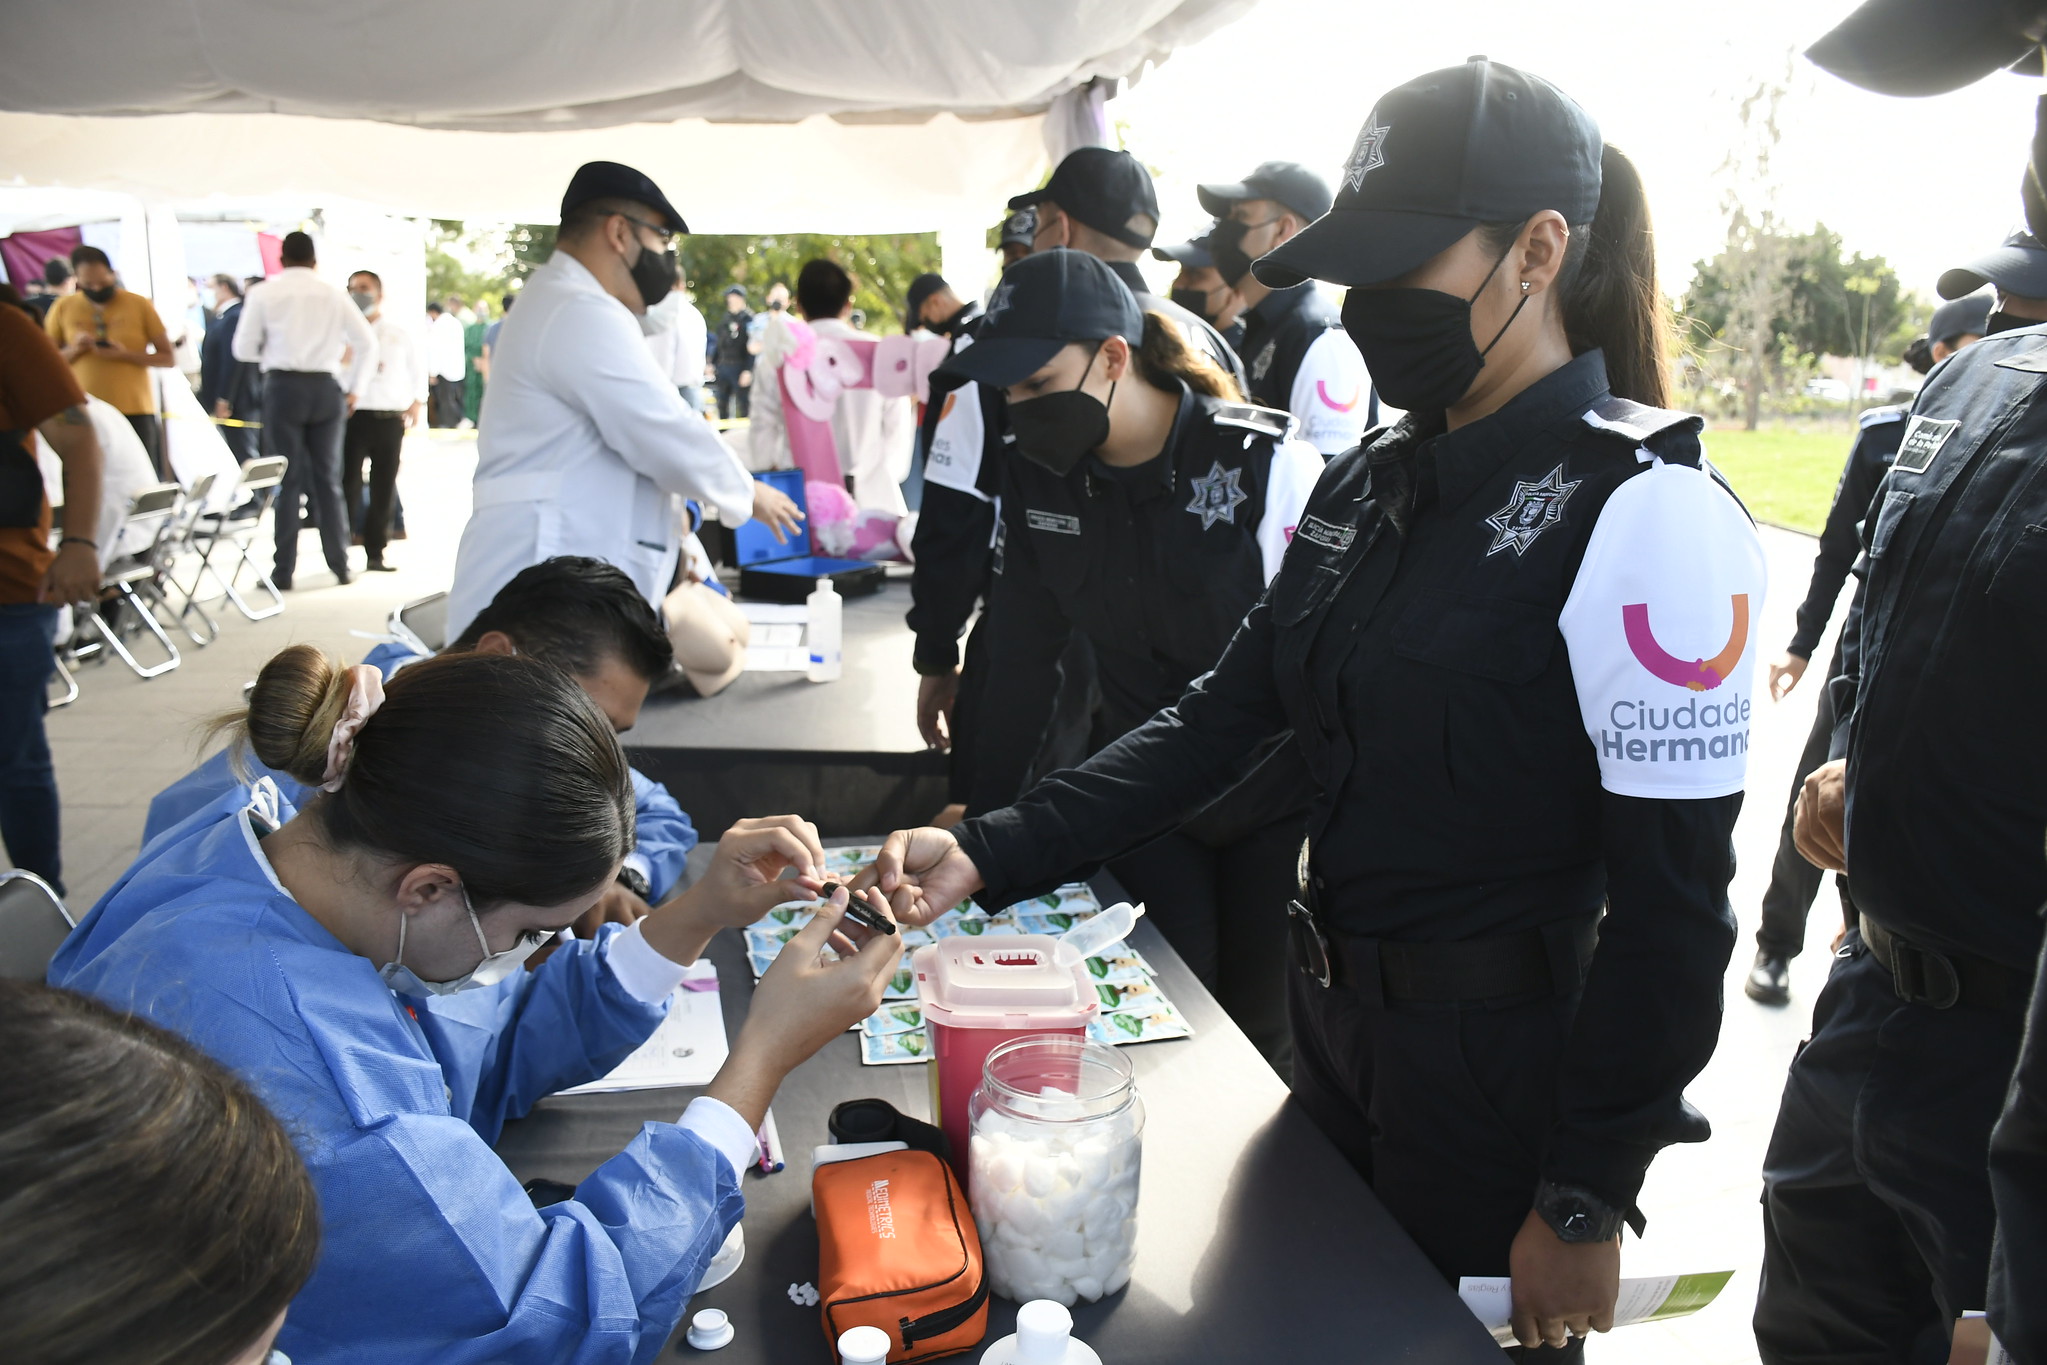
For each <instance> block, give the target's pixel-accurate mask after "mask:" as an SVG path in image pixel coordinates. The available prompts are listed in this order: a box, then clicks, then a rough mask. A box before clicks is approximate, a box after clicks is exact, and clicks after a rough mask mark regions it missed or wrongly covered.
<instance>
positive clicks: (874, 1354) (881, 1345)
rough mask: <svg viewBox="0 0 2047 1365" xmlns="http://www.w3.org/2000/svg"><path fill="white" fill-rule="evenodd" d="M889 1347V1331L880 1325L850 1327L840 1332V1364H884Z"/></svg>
mask: <svg viewBox="0 0 2047 1365" xmlns="http://www.w3.org/2000/svg"><path fill="white" fill-rule="evenodd" d="M888 1347H889V1339H888V1333H886V1332H884V1331H882V1330H881V1329H880V1328H879V1327H848V1328H847V1329H846V1330H845V1331H843V1332H841V1333H839V1365H882V1362H883V1361H886V1360H887V1359H888Z"/></svg>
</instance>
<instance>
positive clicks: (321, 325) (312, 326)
mask: <svg viewBox="0 0 2047 1365" xmlns="http://www.w3.org/2000/svg"><path fill="white" fill-rule="evenodd" d="M234 353H235V359H236V360H242V361H254V362H256V363H257V364H259V365H261V366H262V368H263V372H264V373H265V374H268V373H269V372H270V371H272V370H296V371H298V372H300V373H301V374H317V373H318V372H320V371H322V370H325V371H326V372H327V373H329V374H331V375H333V376H334V378H335V379H336V380H337V381H338V382H339V383H340V384H341V387H342V388H344V389H346V390H347V391H348V392H350V393H352V394H354V395H355V396H356V397H357V398H358V399H359V398H361V397H362V394H363V389H364V388H365V387H367V386H368V384H369V380H370V375H371V374H373V373H375V371H376V365H377V337H376V334H375V333H374V332H372V331H371V330H370V324H369V323H368V322H367V321H365V320H364V318H363V315H362V310H361V309H360V308H357V307H356V306H355V303H354V302H353V301H352V300H351V299H350V298H349V297H348V295H346V294H344V293H342V292H341V291H340V290H339V289H336V288H335V287H334V286H333V285H331V284H329V283H327V282H326V281H325V280H323V279H321V278H320V277H319V276H318V275H317V274H315V273H314V271H313V269H312V267H310V266H303V265H293V266H286V267H285V268H284V270H283V271H282V272H281V273H279V274H276V275H273V276H271V277H270V278H269V279H267V280H265V281H263V283H261V284H259V285H255V286H253V287H252V288H251V289H250V290H249V296H248V297H247V298H246V299H244V300H243V301H242V316H241V320H240V321H239V322H237V323H236V325H235V339H234Z"/></svg>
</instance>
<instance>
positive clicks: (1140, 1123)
mask: <svg viewBox="0 0 2047 1365" xmlns="http://www.w3.org/2000/svg"><path fill="white" fill-rule="evenodd" d="M967 1112H968V1121H969V1125H970V1129H971V1132H972V1135H973V1136H972V1138H971V1140H970V1144H969V1146H970V1150H969V1153H968V1158H967V1197H968V1200H969V1202H970V1203H971V1204H972V1205H973V1209H974V1222H975V1223H976V1224H977V1225H978V1226H979V1227H980V1230H981V1254H982V1258H983V1260H984V1261H985V1263H986V1265H987V1269H988V1283H989V1286H990V1288H992V1289H993V1290H994V1291H995V1292H996V1293H997V1294H1000V1295H1002V1296H1003V1297H1004V1298H1007V1299H1011V1300H1014V1301H1015V1302H1017V1303H1025V1302H1028V1301H1029V1300H1031V1299H1053V1300H1056V1301H1057V1302H1059V1303H1062V1304H1065V1305H1067V1306H1068V1307H1071V1306H1072V1305H1073V1304H1074V1302H1075V1301H1077V1300H1083V1299H1084V1300H1088V1301H1093V1300H1095V1299H1099V1298H1101V1297H1102V1296H1103V1295H1105V1294H1113V1293H1115V1292H1116V1291H1117V1290H1119V1289H1121V1288H1122V1287H1123V1286H1124V1285H1126V1284H1128V1283H1129V1282H1130V1263H1131V1260H1132V1259H1133V1257H1134V1256H1135V1255H1136V1251H1137V1170H1138V1164H1139V1156H1140V1153H1141V1149H1142V1142H1143V1137H1144V1101H1143V1100H1142V1099H1140V1098H1139V1097H1138V1094H1137V1089H1136V1087H1135V1086H1134V1085H1132V1084H1131V1079H1130V1060H1129V1058H1127V1057H1126V1056H1124V1054H1122V1053H1121V1052H1118V1051H1117V1050H1116V1049H1115V1048H1113V1047H1108V1046H1106V1045H1104V1044H1101V1043H1096V1042H1091V1041H1089V1040H1088V1039H1086V1038H1075V1037H1071V1036H1067V1035H1062V1034H1027V1035H1025V1036H1023V1037H1021V1038H1014V1039H1011V1040H1010V1041H1009V1042H1006V1043H1003V1044H1002V1045H1001V1046H999V1047H997V1048H995V1049H994V1050H993V1051H991V1052H990V1053H989V1054H988V1061H987V1064H986V1065H985V1066H984V1067H983V1069H982V1072H981V1084H980V1087H979V1088H978V1089H976V1090H975V1091H974V1096H973V1099H972V1100H970V1101H969V1102H968V1107H967Z"/></svg>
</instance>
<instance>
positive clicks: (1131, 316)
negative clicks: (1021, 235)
mask: <svg viewBox="0 0 2047 1365" xmlns="http://www.w3.org/2000/svg"><path fill="white" fill-rule="evenodd" d="M1143 335H1144V314H1143V312H1142V311H1140V310H1139V309H1138V306H1137V298H1136V296H1135V295H1133V294H1132V293H1131V292H1130V290H1129V288H1128V287H1127V286H1126V285H1125V284H1124V283H1123V281H1121V280H1119V279H1117V278H1116V272H1115V271H1113V270H1111V269H1109V267H1108V266H1107V265H1106V264H1104V263H1103V262H1102V261H1101V260H1100V259H1099V258H1097V257H1094V256H1090V255H1088V253H1086V252H1085V251H1074V250H1072V249H1070V248H1067V247H1056V248H1054V249H1053V250H1051V251H1036V252H1032V253H1031V254H1030V255H1028V256H1026V257H1024V258H1023V259H1022V260H1020V261H1018V262H1017V263H1016V264H1015V265H1013V266H1011V267H1010V268H1009V269H1008V270H1007V271H1005V272H1004V273H1003V276H1002V283H1000V284H998V285H996V286H995V293H994V295H993V296H992V297H991V298H989V300H988V308H987V311H986V312H984V313H982V314H981V334H980V335H979V336H978V337H976V338H975V339H974V344H973V345H971V346H969V347H967V348H966V349H965V350H962V351H958V352H955V353H954V355H953V356H952V358H951V359H949V360H947V361H946V362H945V363H944V364H943V365H940V366H939V367H938V373H940V374H953V375H958V376H959V377H960V378H962V379H971V380H974V381H975V382H977V383H981V384H988V385H992V386H993V387H995V388H998V389H1002V388H1007V387H1009V386H1010V385H1011V384H1014V383H1017V382H1018V381H1020V380H1023V379H1027V378H1029V377H1030V375H1031V374H1032V372H1033V371H1035V370H1037V369H1038V367H1039V366H1041V365H1043V364H1044V363H1045V362H1046V361H1048V360H1050V359H1051V358H1052V357H1053V356H1055V355H1058V354H1059V352H1060V351H1062V350H1064V349H1065V348H1066V347H1067V346H1068V345H1069V344H1071V343H1072V342H1076V341H1105V340H1107V339H1108V338H1110V337H1124V338H1126V339H1128V340H1130V341H1136V340H1137V339H1138V338H1139V337H1141V336H1143Z"/></svg>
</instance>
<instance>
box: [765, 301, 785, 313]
mask: <svg viewBox="0 0 2047 1365" xmlns="http://www.w3.org/2000/svg"><path fill="white" fill-rule="evenodd" d="M768 311H769V312H770V313H779V312H781V311H782V301H781V300H780V299H769V300H768Z"/></svg>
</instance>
